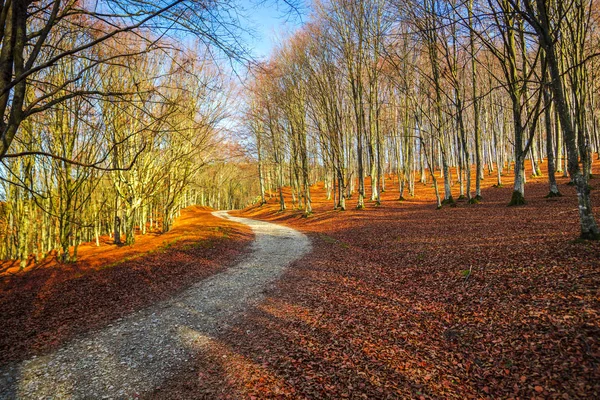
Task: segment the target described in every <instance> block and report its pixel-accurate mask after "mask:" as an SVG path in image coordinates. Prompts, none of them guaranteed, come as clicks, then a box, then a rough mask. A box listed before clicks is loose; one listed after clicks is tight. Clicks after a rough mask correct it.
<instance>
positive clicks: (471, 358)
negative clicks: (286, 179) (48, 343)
mask: <svg viewBox="0 0 600 400" xmlns="http://www.w3.org/2000/svg"><path fill="white" fill-rule="evenodd" d="M542 168H545V164H544V165H542ZM598 172H600V171H596V173H598ZM486 173H487V172H486ZM503 179H504V184H505V187H501V188H496V187H493V186H492V185H493V184H495V183H496V178H495V176H486V178H485V180H484V186H483V188H484V190H483V201H482V202H481V203H480V204H474V205H469V204H466V203H465V202H458V204H457V206H456V207H444V208H443V209H441V210H436V209H435V201H434V196H433V189H432V186H431V185H422V184H417V191H416V196H415V197H414V198H410V197H408V196H406V197H407V198H408V200H406V201H404V202H399V201H397V198H398V190H397V188H396V187H397V184H393V182H392V181H391V180H388V181H386V186H387V188H388V190H387V191H386V192H385V193H384V194H383V196H382V200H383V201H382V204H381V205H380V206H375V204H374V203H372V202H370V203H368V204H367V209H366V210H362V211H359V210H355V209H353V207H354V205H355V202H356V198H354V199H351V200H349V201H348V204H347V205H348V208H349V210H348V211H346V212H340V211H335V210H333V209H332V208H333V201H331V200H326V198H325V192H324V190H323V187H322V186H318V187H314V188H312V198H313V202H314V204H313V205H314V210H315V212H314V214H313V215H312V216H310V217H309V218H303V217H302V211H299V210H291V211H286V212H278V211H277V210H278V204H277V199H276V198H275V197H273V198H271V199H270V200H269V202H268V204H266V205H264V206H262V207H252V208H249V209H247V210H244V211H242V212H238V213H233V214H234V215H241V216H245V217H251V218H258V219H264V220H268V221H274V222H278V223H282V224H285V225H288V226H291V227H294V228H297V229H299V230H301V231H303V232H304V233H306V234H307V235H308V236H309V237H310V238H311V240H312V244H313V251H312V252H311V254H309V255H307V256H306V257H304V258H302V259H301V260H299V261H297V262H295V263H294V264H293V265H292V268H290V269H289V271H288V272H287V273H286V274H285V275H284V276H283V278H282V279H281V280H280V281H279V283H278V284H277V286H276V287H274V288H273V289H272V290H270V291H268V292H267V293H266V299H265V301H263V302H262V303H261V304H260V305H258V306H256V307H253V308H252V309H251V311H250V312H249V313H248V314H247V317H246V318H245V319H244V320H243V321H240V322H239V323H237V324H236V325H234V326H233V327H232V328H230V329H229V331H227V332H224V333H223V334H222V335H221V336H220V340H219V341H213V342H212V344H211V347H210V349H208V350H207V349H204V350H203V352H202V356H201V357H198V358H197V359H196V360H195V361H194V362H193V363H190V365H189V366H188V367H186V368H185V369H184V370H183V371H182V372H181V374H180V375H178V376H176V377H174V378H172V379H171V380H170V381H169V382H167V384H165V385H163V386H162V388H161V389H160V390H157V391H155V392H153V393H152V394H151V395H149V396H148V398H149V399H150V398H152V399H154V398H172V399H180V398H250V399H255V398H259V399H262V398H319V399H320V398H335V399H338V398H357V399H360V398H364V399H371V398H432V399H440V398H521V399H524V398H527V399H531V398H562V399H569V398H599V397H600V318H599V313H600V297H599V293H598V288H599V287H600V243H598V242H585V241H583V242H582V241H579V240H577V237H578V233H579V225H578V213H577V200H576V194H575V191H574V188H573V187H571V186H568V185H566V183H567V180H566V179H564V178H560V179H559V181H560V190H561V192H562V193H563V194H564V195H565V196H564V197H561V198H553V199H546V198H544V196H545V195H546V194H547V192H548V187H547V183H546V178H545V177H543V178H536V179H529V182H528V183H527V185H526V199H527V201H528V203H527V205H524V206H519V207H507V206H506V205H507V203H508V201H509V200H510V197H511V194H512V185H511V181H512V177H511V176H504V177H503ZM591 184H592V186H598V189H597V190H594V191H593V192H592V193H593V202H594V204H595V205H596V209H595V210H596V216H597V218H599V219H600V213H598V210H600V208H599V207H600V196H599V193H600V180H599V179H593V180H592V181H591ZM367 187H368V186H367ZM457 191H458V186H457V185H455V186H454V187H453V192H454V196H455V198H457V197H458V193H456V192H457ZM286 199H287V201H288V207H290V206H291V205H290V204H289V200H290V194H289V192H288V193H286Z"/></svg>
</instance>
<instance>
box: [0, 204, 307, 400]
mask: <svg viewBox="0 0 600 400" xmlns="http://www.w3.org/2000/svg"><path fill="white" fill-rule="evenodd" d="M213 214H214V215H216V216H218V217H221V218H225V219H230V220H232V221H234V222H239V223H242V224H246V225H248V226H250V227H251V228H252V230H253V231H254V234H255V237H256V238H255V241H254V242H253V244H252V252H251V253H250V254H248V255H247V256H245V258H244V259H243V260H241V261H240V262H239V263H238V264H237V265H235V266H233V267H231V268H229V269H227V270H225V271H224V272H222V273H219V274H217V275H213V276H212V277H209V278H207V279H205V280H203V281H201V282H199V283H197V284H195V285H194V286H192V287H191V288H189V289H187V290H186V291H184V292H182V293H180V294H179V295H177V296H176V297H174V298H172V299H170V300H168V301H165V302H161V303H158V304H155V305H153V306H151V307H149V308H146V309H143V310H141V311H138V312H136V313H134V314H131V315H130V316H128V317H126V318H122V319H120V320H116V321H115V322H113V323H112V324H110V325H108V326H107V327H106V328H104V329H102V330H99V331H95V332H92V333H90V334H87V335H85V336H83V337H80V338H77V339H75V340H73V341H71V342H69V343H67V344H65V345H64V346H63V347H62V348H60V349H59V350H57V351H55V352H53V353H50V354H47V355H44V356H40V357H34V358H31V359H29V360H25V361H22V362H20V363H17V364H9V365H5V366H2V367H0V399H39V398H53V399H63V398H68V399H72V398H73V399H82V398H87V399H89V398H94V399H113V398H116V399H126V398H135V397H137V396H139V395H142V394H144V393H146V392H148V391H151V390H152V389H154V388H156V387H160V385H161V383H162V382H163V381H164V380H165V379H166V378H168V377H170V376H172V375H173V374H175V373H176V372H177V368H178V367H180V366H182V365H183V364H184V363H185V362H186V361H187V360H189V359H190V357H192V356H193V354H194V353H195V352H197V349H198V346H199V345H202V342H203V341H204V342H208V341H210V340H211V338H213V337H215V336H216V335H218V334H219V332H220V331H222V330H224V329H226V328H227V327H228V324H229V323H231V322H233V320H234V319H235V317H236V316H239V315H241V314H242V313H243V312H244V310H245V309H246V308H247V306H248V305H250V304H255V303H257V302H258V301H259V300H260V299H261V297H262V293H263V292H264V290H265V288H266V287H268V286H269V285H270V284H272V283H274V282H275V281H276V280H277V279H278V277H279V276H280V275H281V274H282V272H283V271H284V270H285V269H286V267H287V266H288V265H289V264H290V263H291V262H293V261H294V260H296V259H298V258H300V257H302V256H303V255H304V254H306V253H307V252H308V251H310V248H311V245H310V241H309V239H308V238H307V237H306V236H305V235H303V234H302V233H300V232H298V231H296V230H294V229H292V228H288V227H284V226H281V225H276V224H272V223H268V222H262V221H256V220H251V219H247V218H238V217H232V216H230V215H229V214H227V212H225V211H216V212H214V213H213Z"/></svg>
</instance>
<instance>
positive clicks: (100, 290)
mask: <svg viewBox="0 0 600 400" xmlns="http://www.w3.org/2000/svg"><path fill="white" fill-rule="evenodd" d="M216 226H218V227H220V229H218V230H215V229H214V228H215V227H216ZM165 240H167V241H168V242H169V243H171V244H170V245H169V246H168V248H164V247H163V246H162V245H161V244H162V243H163V242H164V241H165ZM251 240H252V234H251V232H250V230H249V229H248V228H247V227H246V226H244V225H240V224H236V223H233V222H230V221H225V220H223V219H221V218H217V217H214V216H212V215H211V213H210V211H207V210H203V209H201V208H199V207H192V208H190V209H188V210H184V211H183V212H182V217H181V218H180V219H178V221H177V222H176V224H175V226H174V228H173V230H172V231H170V232H169V233H168V234H165V235H164V236H163V237H160V236H159V237H158V239H157V240H154V242H156V243H155V245H154V247H152V246H151V243H142V245H140V246H139V248H141V249H142V251H146V253H145V254H140V255H138V256H137V257H131V258H130V259H128V260H115V259H114V258H111V257H114V254H112V253H115V252H116V253H118V254H120V252H121V250H120V249H121V248H116V249H115V248H114V247H116V246H104V247H102V248H100V249H93V251H94V257H96V258H99V259H105V260H106V262H107V263H108V265H110V268H103V266H105V265H107V264H104V265H102V264H100V265H99V264H98V263H97V262H96V263H92V264H88V263H87V262H86V261H85V259H86V257H85V256H86V255H85V250H83V251H82V253H83V254H82V255H83V256H84V257H83V259H84V261H82V262H78V263H76V264H68V265H54V266H46V267H43V268H37V269H32V270H29V271H25V272H24V273H22V274H19V275H16V276H5V277H4V278H3V280H2V281H0V310H2V315H1V317H0V320H1V328H0V363H5V362H8V361H13V360H22V359H24V358H26V357H29V356H31V355H36V354H42V353H44V352H46V351H48V350H51V349H54V348H57V347H58V346H60V345H61V344H62V343H64V342H65V341H66V340H68V339H70V338H72V337H73V336H75V335H77V334H81V333H83V332H86V331H89V330H91V329H95V328H100V327H103V326H105V325H106V324H108V323H110V322H111V321H113V320H115V319H118V318H120V317H122V316H125V315H127V314H129V313H131V312H133V311H135V310H138V309H140V308H142V307H145V306H148V305H150V304H152V303H154V302H157V301H160V300H163V299H166V298H169V297H170V296H171V295H173V294H174V293H177V292H179V291H181V290H183V289H185V288H186V287H188V286H190V285H191V284H193V283H195V282H198V281H199V280H202V279H204V278H206V277H208V276H210V275H212V274H214V273H216V272H218V271H220V270H222V269H223V268H226V267H227V266H228V265H229V263H231V262H233V260H235V258H236V257H237V256H239V255H240V254H242V253H243V252H244V251H245V249H246V247H247V246H248V245H249V243H250V242H251ZM173 241H175V243H173ZM142 242H143V241H142ZM136 246H137V244H136V245H134V246H132V248H129V249H124V250H125V251H127V252H129V253H132V252H136V251H137V250H139V248H138V247H136ZM102 249H105V250H106V251H104V252H103V251H102ZM107 254H108V255H107ZM116 261H118V262H116Z"/></svg>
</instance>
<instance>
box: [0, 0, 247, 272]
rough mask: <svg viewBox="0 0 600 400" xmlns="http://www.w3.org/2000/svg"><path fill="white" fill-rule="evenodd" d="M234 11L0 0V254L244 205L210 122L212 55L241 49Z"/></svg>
mask: <svg viewBox="0 0 600 400" xmlns="http://www.w3.org/2000/svg"><path fill="white" fill-rule="evenodd" d="M236 11H237V10H236V9H235V8H234V6H233V5H232V4H231V3H230V2H228V1H226V0H223V1H211V2H204V1H196V0H157V1H154V2H147V1H141V0H140V1H138V0H127V1H122V0H101V1H97V2H86V1H83V2H78V1H61V0H48V1H37V0H34V1H31V0H27V1H25V0H13V1H2V2H0V21H1V23H0V46H1V47H0V114H1V118H0V163H2V167H1V168H0V180H1V184H0V197H1V200H2V203H1V206H0V213H1V221H0V222H1V223H0V258H1V259H19V260H20V262H21V266H25V265H26V263H27V262H28V260H29V259H30V256H31V255H33V258H34V259H39V258H43V257H46V256H47V255H48V254H49V253H50V252H52V251H56V252H57V255H58V258H59V259H60V260H62V261H64V262H72V261H76V259H77V249H78V245H79V244H80V243H82V242H84V241H95V242H96V244H98V245H99V244H100V236H102V235H110V236H112V238H113V240H114V242H115V243H117V244H120V243H125V244H132V243H134V241H135V237H136V235H137V234H145V233H146V232H148V231H150V230H159V231H167V230H169V229H170V228H171V226H172V223H173V220H174V218H175V217H176V216H177V215H178V213H179V210H180V209H181V208H182V207H186V206H188V205H191V204H202V205H210V206H215V207H241V206H243V205H244V204H246V202H247V201H248V199H249V198H250V196H251V194H250V192H251V191H252V189H253V187H252V184H246V183H245V182H247V181H250V180H251V178H252V176H251V173H250V172H249V170H248V168H247V164H248V160H247V159H246V158H244V157H243V155H241V152H240V151H239V149H237V148H235V146H233V145H232V144H231V143H228V142H227V140H226V138H225V135H224V132H223V129H224V127H223V124H222V121H223V119H225V118H228V115H229V114H228V113H229V110H228V108H227V105H228V104H227V103H228V102H229V101H230V99H231V97H232V85H231V82H230V81H229V80H228V79H227V77H226V75H225V74H224V73H223V70H222V69H220V67H219V66H218V65H217V63H215V62H214V59H215V57H214V55H215V54H216V53H215V52H219V54H222V55H224V56H225V57H230V58H236V59H238V60H242V59H244V57H245V56H246V53H245V51H244V50H243V48H242V46H241V45H240V44H239V43H238V36H237V33H236V29H239V20H238V19H237V15H236ZM194 41H195V42H196V44H195V45H191V44H190V45H182V44H181V43H193V42H194ZM193 46H195V47H193ZM231 160H233V161H234V162H233V163H232V164H230V165H225V164H226V162H227V161H231Z"/></svg>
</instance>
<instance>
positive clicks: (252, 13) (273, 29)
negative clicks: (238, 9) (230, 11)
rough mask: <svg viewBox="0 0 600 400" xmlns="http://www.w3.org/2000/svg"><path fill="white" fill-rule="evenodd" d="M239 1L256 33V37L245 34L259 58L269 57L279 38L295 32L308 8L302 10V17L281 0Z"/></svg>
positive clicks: (303, 19)
mask: <svg viewBox="0 0 600 400" xmlns="http://www.w3.org/2000/svg"><path fill="white" fill-rule="evenodd" d="M239 3H240V4H241V5H242V6H243V7H244V8H245V9H246V12H245V14H247V15H248V18H249V20H248V24H249V28H250V29H251V30H253V31H254V33H255V34H254V37H252V36H251V35H244V36H245V39H246V40H247V41H248V44H249V46H250V47H251V48H252V50H253V51H252V53H253V55H254V56H255V57H257V58H266V57H268V56H269V54H270V53H271V50H272V49H273V47H274V46H275V45H276V44H277V43H278V39H281V38H282V37H283V38H285V37H286V36H288V35H289V34H290V33H293V32H294V31H295V30H296V29H298V28H299V27H300V26H301V25H302V22H303V21H305V20H306V10H303V11H301V13H302V14H303V15H302V16H301V18H300V16H299V15H298V13H297V12H290V9H289V7H288V6H286V5H285V4H284V2H283V1H281V0H279V1H277V0H265V1H261V0H239Z"/></svg>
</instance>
